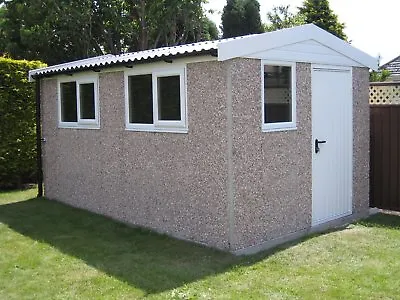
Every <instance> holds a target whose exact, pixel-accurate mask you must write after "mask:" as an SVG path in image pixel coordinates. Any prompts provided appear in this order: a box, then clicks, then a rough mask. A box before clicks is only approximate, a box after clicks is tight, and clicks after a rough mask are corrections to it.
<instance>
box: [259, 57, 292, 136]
mask: <svg viewBox="0 0 400 300" xmlns="http://www.w3.org/2000/svg"><path fill="white" fill-rule="evenodd" d="M262 74H263V89H262V91H263V93H262V94H263V97H262V98H263V101H262V102H263V107H262V109H263V113H262V115H263V120H262V129H263V130H265V131H274V130H287V129H296V90H295V87H296V78H295V64H282V63H279V64H278V63H277V64H275V63H263V64H262Z"/></svg>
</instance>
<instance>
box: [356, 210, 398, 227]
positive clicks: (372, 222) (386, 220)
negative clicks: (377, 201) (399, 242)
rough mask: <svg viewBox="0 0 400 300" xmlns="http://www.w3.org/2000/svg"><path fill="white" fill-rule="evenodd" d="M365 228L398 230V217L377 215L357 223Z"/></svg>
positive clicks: (383, 214) (384, 214)
mask: <svg viewBox="0 0 400 300" xmlns="http://www.w3.org/2000/svg"><path fill="white" fill-rule="evenodd" d="M358 224H361V225H363V226H367V227H381V228H388V229H400V215H392V214H386V213H379V214H376V215H373V216H371V217H369V218H368V219H365V220H362V221H360V222H358Z"/></svg>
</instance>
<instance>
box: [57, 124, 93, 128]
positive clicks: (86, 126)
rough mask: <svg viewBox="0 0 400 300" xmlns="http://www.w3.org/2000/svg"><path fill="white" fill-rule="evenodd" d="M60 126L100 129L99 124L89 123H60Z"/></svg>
mask: <svg viewBox="0 0 400 300" xmlns="http://www.w3.org/2000/svg"><path fill="white" fill-rule="evenodd" d="M58 128H61V129H100V125H99V124H93V125H88V124H85V125H83V124H62V123H60V124H58Z"/></svg>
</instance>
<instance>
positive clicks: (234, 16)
mask: <svg viewBox="0 0 400 300" xmlns="http://www.w3.org/2000/svg"><path fill="white" fill-rule="evenodd" d="M222 32H223V37H224V38H229V37H235V36H241V35H246V34H252V33H261V32H263V28H262V24H261V17H260V4H259V3H258V1H257V0H227V3H226V5H225V7H224V10H223V13H222Z"/></svg>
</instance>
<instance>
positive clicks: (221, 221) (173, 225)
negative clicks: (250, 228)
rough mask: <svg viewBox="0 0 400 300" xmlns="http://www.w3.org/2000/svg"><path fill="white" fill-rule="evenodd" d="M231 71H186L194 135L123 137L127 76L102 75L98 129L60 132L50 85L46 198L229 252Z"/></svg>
mask: <svg viewBox="0 0 400 300" xmlns="http://www.w3.org/2000/svg"><path fill="white" fill-rule="evenodd" d="M225 65H226V64H225V63H218V62H207V63H197V64H193V65H188V68H187V82H188V90H187V94H188V99H187V101H188V122H189V133H188V134H173V133H152V132H132V131H127V130H125V123H124V122H125V119H124V117H125V108H124V106H125V104H124V87H123V85H124V76H123V72H114V73H103V74H100V75H99V76H100V78H99V88H100V95H99V96H100V97H99V103H100V124H101V126H100V127H101V129H100V130H86V129H70V128H68V129H62V128H58V126H57V124H58V122H57V101H56V99H57V81H56V80H45V81H44V82H43V89H42V106H43V135H44V137H45V138H46V140H47V142H46V143H45V144H44V174H45V186H46V188H45V193H46V197H48V198H50V199H56V200H59V201H62V202H65V203H68V204H70V205H73V206H77V207H80V208H84V209H87V210H90V211H93V212H96V213H100V214H103V215H107V216H110V217H112V218H114V219H117V220H120V221H123V222H128V223H130V224H133V225H138V226H143V227H148V228H152V229H154V230H157V231H161V232H165V233H167V234H170V235H173V236H176V237H179V238H183V239H188V240H192V241H196V242H199V243H204V244H207V245H209V246H213V247H217V248H221V249H227V248H228V240H227V231H228V229H227V226H228V225H227V213H226V212H227V190H226V189H227V182H226V174H227V166H226V149H227V146H226V143H227V142H226V134H227V133H226V90H227V87H226V79H225V78H226V66H225Z"/></svg>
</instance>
